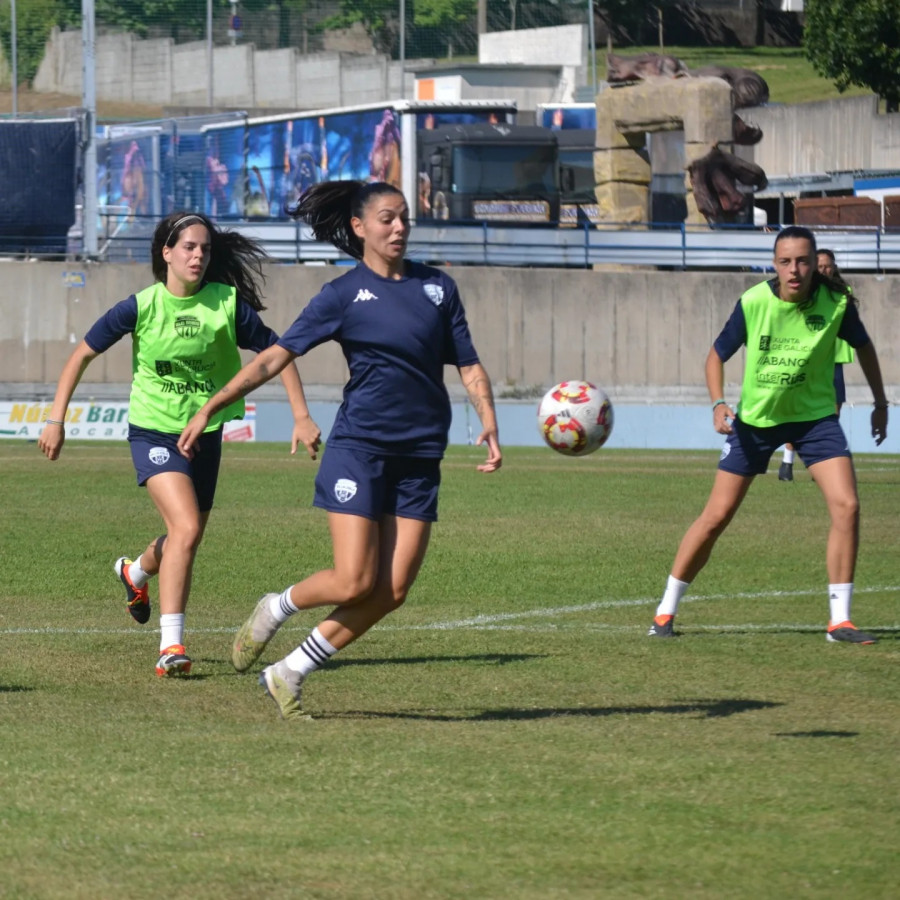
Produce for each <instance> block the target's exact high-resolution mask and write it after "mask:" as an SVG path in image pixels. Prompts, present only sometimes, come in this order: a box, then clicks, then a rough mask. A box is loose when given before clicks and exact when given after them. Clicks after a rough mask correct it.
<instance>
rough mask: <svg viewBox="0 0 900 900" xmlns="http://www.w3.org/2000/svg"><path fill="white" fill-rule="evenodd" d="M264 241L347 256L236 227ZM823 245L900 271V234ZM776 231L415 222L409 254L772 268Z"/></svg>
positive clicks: (851, 267)
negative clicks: (547, 226)
mask: <svg viewBox="0 0 900 900" xmlns="http://www.w3.org/2000/svg"><path fill="white" fill-rule="evenodd" d="M229 227H234V228H236V229H238V230H240V231H241V232H243V233H244V234H246V235H247V236H248V237H253V238H255V239H256V240H258V241H260V242H261V243H262V244H263V246H264V247H265V249H266V251H267V252H268V254H269V255H270V256H272V257H273V258H275V259H280V260H284V261H290V262H313V261H326V262H334V261H337V260H339V259H341V254H340V253H339V251H337V250H335V248H334V247H332V246H331V245H330V244H322V243H319V242H317V241H316V240H315V238H314V237H313V235H312V233H311V232H310V231H309V229H307V228H306V227H305V226H302V225H298V224H294V223H234V224H233V225H229ZM815 231H816V234H817V236H818V237H819V242H820V243H821V244H822V246H828V247H830V248H831V249H832V250H834V252H835V255H836V257H837V262H838V266H839V267H840V268H841V269H845V270H848V271H876V272H884V271H900V232H896V233H886V232H884V231H883V230H881V229H877V228H842V229H827V228H816V229H815ZM774 242H775V233H774V230H773V231H764V230H760V229H754V228H738V227H730V228H716V229H711V228H708V227H695V226H687V225H681V226H680V227H679V226H666V227H665V228H660V227H648V226H644V227H639V226H635V225H633V224H629V225H625V224H623V225H620V226H609V227H603V228H596V227H592V226H590V225H585V226H584V227H575V228H541V227H533V228H532V227H528V228H523V227H503V226H498V225H493V224H487V223H483V224H478V225H440V224H433V223H430V222H429V223H426V224H420V225H415V226H414V227H413V229H412V233H411V235H410V241H409V251H408V255H409V256H410V257H411V258H413V259H419V260H422V261H425V262H434V263H454V264H457V265H483V266H564V267H570V268H591V267H592V266H595V265H609V264H619V265H635V266H655V267H660V268H667V269H693V268H709V269H733V268H743V269H747V268H749V269H766V268H769V267H770V266H771V264H772V250H773V245H774Z"/></svg>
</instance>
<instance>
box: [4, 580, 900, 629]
mask: <svg viewBox="0 0 900 900" xmlns="http://www.w3.org/2000/svg"><path fill="white" fill-rule="evenodd" d="M897 591H900V586H896V585H888V586H882V587H878V586H875V587H865V588H858V589H856V590H855V591H854V596H858V595H860V594H877V593H891V592H897ZM820 593H823V591H822V589H821V588H816V589H815V590H806V591H756V592H753V593H738V594H733V593H727V594H699V595H695V596H690V595H689V596H687V597H685V598H684V599H683V600H682V601H681V602H682V603H691V602H693V603H697V602H701V601H706V602H709V601H719V600H759V599H761V598H764V597H812V596H815V595H817V594H820ZM656 603H658V598H655V597H649V598H648V597H644V598H639V599H633V600H597V601H595V602H593V603H582V604H578V605H573V606H554V607H539V608H536V609H528V610H521V611H519V612H510V613H495V614H493V615H483V616H473V617H471V618H467V619H456V620H454V621H447V622H431V623H428V624H424V625H381V626H377V627H378V630H379V631H456V630H460V629H471V630H473V631H554V630H567V629H572V630H578V631H610V632H613V631H621V632H630V631H633V630H635V629H636V628H638V629H643V628H644V626H645V624H646V623H643V622H642V623H640V624H635V625H607V624H604V623H602V622H590V623H584V622H573V623H566V624H563V623H556V622H546V623H542V624H539V625H525V624H521V625H518V624H511V623H514V622H515V621H516V620H520V619H529V618H531V619H534V618H542V619H549V618H555V617H557V616H565V615H571V614H573V613H584V612H593V611H595V610H599V609H622V608H624V607H633V606H643V607H647V608H648V610H651V611H652V609H654V608H655V604H656ZM307 627H308V626H305V625H304V626H298V627H297V628H296V629H295V630H298V631H299V630H302V629H305V628H307ZM884 627H885V628H888V629H890V630H900V625H891V626H884ZM692 628H697V629H698V630H710V631H761V632H767V631H783V630H785V629H792V630H801V631H807V630H808V631H818V630H819V629H820V628H821V625H809V624H790V623H784V622H782V623H773V624H771V625H750V624H747V625H741V624H729V625H726V624H717V625H697V626H692ZM187 630H188V631H190V632H191V634H233V633H234V632H235V631H237V626H236V627H234V628H225V627H211V628H188V629H187ZM286 630H291V629H286ZM158 631H159V629H158V628H138V627H133V628H60V627H55V626H48V627H46V628H0V635H3V634H19V635H28V634H32V635H36V634H47V635H53V634H60V635H75V634H102V635H132V636H137V635H144V634H148V633H150V634H152V633H156V632H158Z"/></svg>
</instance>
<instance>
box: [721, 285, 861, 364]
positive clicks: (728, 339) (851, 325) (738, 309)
mask: <svg viewBox="0 0 900 900" xmlns="http://www.w3.org/2000/svg"><path fill="white" fill-rule="evenodd" d="M769 287H770V288H771V289H772V293H773V294H775V295H776V296H777V295H778V279H777V278H773V279H772V280H771V281H770V282H769ZM837 336H838V337H839V338H842V339H843V340H845V341H846V342H847V343H848V344H849V345H850V346H851V347H857V348H858V347H864V346H865V345H866V344H868V343H869V334H868V332H867V331H866V328H865V326H864V325H863V323H862V320H861V319H860V317H859V310H857V308H856V304H855V303H854V302H853V301H852V300H850V301H849V302H848V303H847V310H846V312H845V313H844V318H843V320H842V321H841V327H840V328H839V329H838V333H837ZM746 343H747V323H746V322H745V321H744V309H743V307H742V306H741V301H740V300H738V302H737V304H736V305H735V307H734V310H733V311H732V313H731V316H730V317H729V319H728V321H727V322H726V323H725V327H724V328H723V329H722V331H721V332H720V334H719V336H718V337H717V338H716V340H715V343H714V344H713V349H714V350H715V351H716V353H717V354H718V356H719V359H721V360H722V362H727V361H728V360H729V359H731V357H732V356H734V354H735V353H737V351H738V350H740V349H741V347H742V346H743V345H744V344H746Z"/></svg>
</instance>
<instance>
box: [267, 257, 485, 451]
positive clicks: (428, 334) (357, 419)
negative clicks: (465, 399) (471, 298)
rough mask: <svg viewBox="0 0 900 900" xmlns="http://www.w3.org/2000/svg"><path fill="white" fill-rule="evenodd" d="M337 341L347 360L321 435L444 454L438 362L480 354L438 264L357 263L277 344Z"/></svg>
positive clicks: (462, 362) (345, 442)
mask: <svg viewBox="0 0 900 900" xmlns="http://www.w3.org/2000/svg"><path fill="white" fill-rule="evenodd" d="M328 340H334V341H337V342H338V343H339V344H340V345H341V349H342V350H343V351H344V357H345V359H346V360H347V365H348V367H349V369H350V380H349V381H348V382H347V384H346V385H345V387H344V399H343V402H342V403H341V407H340V409H339V410H338V413H337V416H336V417H335V421H334V427H333V428H332V430H331V434H330V435H329V437H328V442H329V443H333V444H335V445H336V446H343V447H355V448H358V449H364V450H376V451H377V452H381V453H387V454H393V455H402V456H431V457H440V456H443V453H444V450H445V449H446V447H447V433H448V431H449V429H450V398H449V396H448V395H447V388H446V387H445V385H444V366H445V365H453V366H471V365H474V364H475V363H477V362H478V355H477V353H476V352H475V348H474V347H473V346H472V339H471V337H470V335H469V326H468V323H467V322H466V314H465V311H464V310H463V306H462V302H461V301H460V299H459V291H458V290H457V288H456V284H455V282H454V281H453V279H452V278H450V277H449V276H448V275H446V274H445V273H444V272H442V271H441V270H440V269H434V268H431V267H430V266H423V265H421V264H419V263H413V262H409V261H407V262H406V269H405V273H404V276H403V277H402V278H400V279H399V280H394V279H389V278H382V277H381V276H379V275H376V274H375V273H374V272H373V271H372V270H371V269H369V267H368V266H366V265H364V264H363V263H359V264H358V265H357V266H356V267H355V268H354V269H352V270H351V271H349V272H347V274H345V275H342V276H341V277H340V278H336V279H335V280H334V281H331V282H329V283H328V284H326V285H325V286H324V287H323V288H322V290H321V291H320V292H319V293H318V294H316V296H315V297H313V298H312V300H310V302H309V305H308V306H307V307H306V308H305V309H304V310H303V312H302V313H300V315H299V316H298V317H297V320H296V321H295V322H294V324H293V325H291V326H290V328H288V329H287V330H286V331H285V333H284V334H283V335H282V336H281V338H280V339H279V341H278V343H279V344H280V345H281V346H282V347H285V348H286V349H287V350H290V351H291V353H295V354H296V355H297V356H302V355H303V354H304V353H306V352H308V351H309V350H311V349H312V348H313V347H316V346H318V345H319V344H321V343H324V342H325V341H328Z"/></svg>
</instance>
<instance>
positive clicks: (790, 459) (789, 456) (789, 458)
mask: <svg viewBox="0 0 900 900" xmlns="http://www.w3.org/2000/svg"><path fill="white" fill-rule="evenodd" d="M781 461H782V462H786V463H787V464H788V465H789V466H790V465H793V464H794V451H793V450H788V449H787V447H785V448H784V456H782V457H781Z"/></svg>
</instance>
